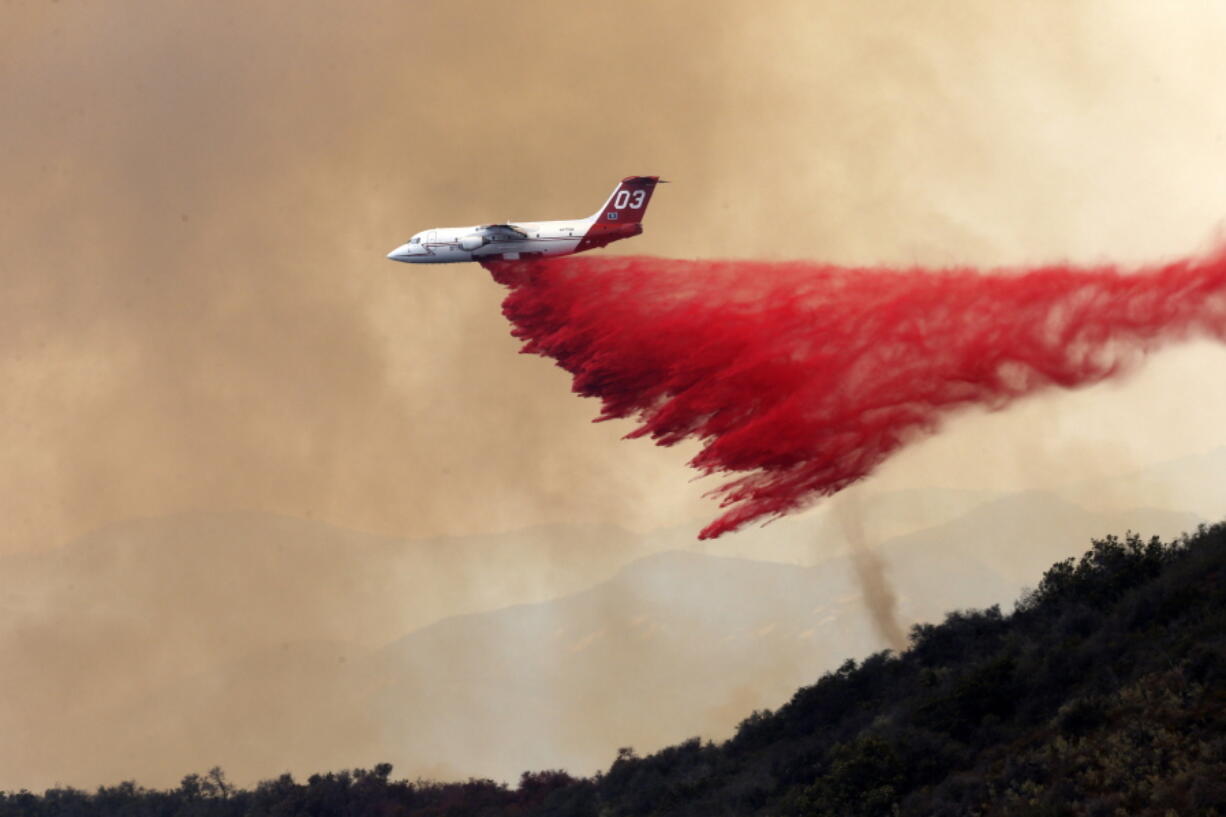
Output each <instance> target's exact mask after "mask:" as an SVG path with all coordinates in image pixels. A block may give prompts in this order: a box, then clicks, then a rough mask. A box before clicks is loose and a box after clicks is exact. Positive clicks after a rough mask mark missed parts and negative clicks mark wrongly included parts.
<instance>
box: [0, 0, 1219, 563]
mask: <svg viewBox="0 0 1226 817" xmlns="http://www.w3.org/2000/svg"><path fill="white" fill-rule="evenodd" d="M0 15H2V19H3V24H2V25H0V102H2V103H3V111H4V127H3V128H0V179H2V180H3V182H2V184H3V188H4V195H3V196H0V245H2V246H3V252H2V253H0V281H2V282H3V298H2V299H0V377H2V378H3V383H4V384H5V385H4V389H3V391H2V392H0V420H2V422H0V450H2V451H3V452H4V454H5V456H4V462H3V466H2V467H0V518H3V519H5V520H6V521H5V524H4V525H3V526H0V552H16V551H21V550H29V549H44V548H49V547H54V546H57V545H61V544H63V543H65V542H66V541H69V540H71V539H72V538H74V537H77V536H80V535H82V534H83V533H85V532H87V531H89V530H92V529H95V528H97V527H98V526H100V525H103V524H107V523H110V522H114V521H118V520H125V519H131V518H134V517H148V516H159V515H164V514H168V513H174V512H179V511H184V510H219V509H235V508H243V509H252V510H259V511H270V512H276V513H280V514H284V515H288V516H295V517H307V518H315V519H321V520H326V521H329V522H332V523H334V524H337V525H341V526H345V527H350V528H357V529H362V530H368V531H372V532H379V533H386V534H391V535H395V536H406V537H416V536H425V535H432V534H439V533H467V532H476V531H497V530H508V529H513V528H521V527H524V526H528V525H534V524H542V523H549V522H557V521H573V522H599V521H604V522H617V523H621V524H625V525H629V526H631V527H634V528H638V529H649V528H653V527H662V526H671V525H677V524H693V526H694V527H695V530H696V529H697V527H698V525H699V523H700V522H701V521H703V520H704V519H705V518H707V517H709V516H710V515H711V514H712V513H713V511H714V508H712V507H711V506H710V505H709V504H708V503H707V502H706V501H704V500H702V499H701V498H700V497H701V494H702V492H703V490H704V489H705V488H706V487H707V486H705V485H704V484H703V483H701V482H699V483H695V482H692V481H691V476H692V475H691V473H690V472H689V471H688V470H686V469H685V468H684V466H683V463H684V461H685V459H686V457H687V454H689V453H692V451H680V450H672V451H669V450H660V449H656V448H653V447H652V446H651V445H650V444H648V443H647V442H644V441H635V442H623V441H620V440H619V437H620V436H621V435H622V434H624V433H625V432H626V431H627V430H628V427H627V426H626V425H617V424H603V425H592V424H590V423H589V422H588V421H589V420H590V419H591V418H592V417H593V416H595V414H596V412H597V406H596V405H595V404H594V403H592V402H590V401H583V400H580V399H578V398H576V397H574V396H573V395H571V394H570V393H569V382H568V378H567V377H566V376H565V375H564V373H562V372H561V371H560V370H557V369H555V368H553V367H552V366H551V365H550V364H549V363H548V362H547V361H544V360H540V359H535V358H528V357H523V356H519V355H517V354H516V350H517V344H516V343H515V342H514V341H513V340H512V339H511V338H510V337H509V335H508V330H507V326H506V324H505V322H504V320H503V318H502V317H501V315H500V313H499V303H500V300H501V297H502V294H503V293H502V291H501V290H500V289H499V287H498V286H496V285H495V284H494V283H493V282H491V281H490V280H489V277H488V275H486V273H485V272H484V271H482V270H481V269H480V268H477V267H475V266H468V265H458V266H445V267H433V268H413V267H406V266H404V265H398V264H393V263H391V262H389V261H386V260H385V259H384V253H386V252H387V251H388V250H389V249H390V248H391V247H393V246H395V245H396V244H398V243H400V242H401V241H403V240H404V238H405V237H406V236H408V235H409V234H411V233H413V232H415V231H417V230H419V229H423V228H426V227H429V226H441V225H448V224H465V223H475V222H481V221H491V220H499V219H503V218H525V219H531V218H566V217H577V216H581V215H585V214H587V213H588V212H590V211H592V210H593V209H595V207H596V206H597V205H598V204H599V203H600V201H601V200H602V199H603V197H604V196H605V195H606V194H607V192H608V190H609V189H610V188H611V186H612V184H613V183H614V181H615V180H616V179H618V178H620V177H621V176H624V175H627V174H632V173H636V174H637V173H650V174H661V175H663V176H665V177H666V178H670V179H672V180H674V181H675V184H672V185H670V186H668V187H665V188H662V189H661V190H660V193H659V195H657V196H656V198H655V200H654V203H653V206H652V211H651V213H650V214H649V215H648V218H647V232H646V234H645V235H644V236H642V237H640V238H637V239H635V240H633V241H631V242H626V243H624V244H621V245H619V246H617V247H615V248H611V249H610V250H608V251H610V252H616V251H623V252H640V253H651V254H660V255H668V256H684V257H698V256H721V255H736V256H755V257H758V256H766V257H779V258H782V257H808V258H821V259H826V260H830V261H834V262H843V263H860V262H888V263H897V264H914V263H921V264H954V263H957V264H962V263H974V264H984V265H1002V264H1018V263H1025V262H1033V261H1041V260H1052V259H1060V258H1069V259H1073V260H1077V261H1087V262H1092V261H1099V260H1106V259H1119V260H1124V261H1136V262H1140V261H1144V260H1149V259H1160V258H1166V257H1169V256H1171V255H1175V254H1179V253H1184V252H1188V251H1195V250H1202V249H1204V248H1205V247H1207V246H1209V244H1210V243H1211V241H1212V237H1213V236H1214V234H1215V231H1216V230H1217V229H1218V228H1219V226H1220V224H1221V219H1222V215H1223V213H1224V212H1226V173H1223V172H1222V171H1221V167H1220V165H1221V164H1222V161H1223V160H1222V157H1223V156H1224V155H1226V97H1223V95H1222V94H1221V93H1220V87H1219V85H1220V77H1222V76H1224V75H1226V52H1223V51H1222V49H1221V47H1220V44H1221V42H1222V41H1223V37H1224V36H1226V10H1224V9H1223V7H1222V6H1221V5H1220V4H1217V3H1213V2H1204V3H1181V4H1178V5H1167V4H1154V3H1149V2H1102V3H1091V2H1081V3H1076V2H1073V3H1070V2H1067V1H1062V2H1042V3H1027V4H1016V3H1006V2H995V3H970V2H965V3H925V4H915V3H906V2H901V1H900V2H870V3H855V4H849V3H814V2H767V3H764V4H754V5H747V4H743V3H731V2H728V3H721V2H702V3H697V2H669V3H659V2H647V1H646V0H629V1H628V2H619V3H616V4H575V3H562V2H532V3H521V4H513V5H508V4H505V3H493V2H476V1H475V0H472V1H470V2H454V0H449V2H445V3H444V2H412V3H405V2H392V1H391V0H384V1H382V2H381V1H380V0H366V1H365V2H356V3H350V2H346V3H340V2H316V3H310V4H292V5H287V4H284V3H272V2H250V1H249V0H245V2H230V1H229V0H225V1H223V2H214V3H207V4H199V3H188V2H166V3H135V2H130V3H124V2H110V3H99V2H90V1H88V0H63V1H62V2H58V3H44V2H16V1H15V0H9V2H5V3H3V5H0ZM1224 365H1226V353H1223V351H1222V350H1221V349H1219V348H1215V347H1209V346H1190V347H1186V348H1183V349H1177V350H1172V351H1170V352H1167V353H1164V354H1162V355H1160V356H1158V357H1157V358H1156V359H1154V360H1153V361H1152V364H1151V365H1150V366H1148V367H1147V368H1146V369H1145V370H1143V371H1142V372H1141V373H1140V374H1139V375H1138V376H1136V377H1135V378H1133V379H1132V380H1131V381H1129V382H1127V383H1125V384H1123V385H1119V384H1112V385H1107V386H1103V387H1099V388H1096V389H1092V390H1089V391H1086V392H1082V393H1078V394H1073V395H1068V394H1064V395H1050V396H1046V397H1043V398H1040V399H1036V400H1033V401H1029V402H1028V403H1026V404H1024V405H1019V406H1017V407H1016V408H1014V409H1012V410H1011V411H1009V412H1006V413H1003V414H999V415H987V416H985V415H972V416H968V417H965V418H961V419H957V420H955V421H953V422H951V423H950V424H949V426H948V428H947V430H946V433H944V434H943V435H940V436H938V437H936V438H933V439H931V440H928V441H925V442H924V443H922V444H920V445H918V446H916V447H915V448H914V449H912V450H909V451H906V452H904V453H903V454H902V455H900V456H899V457H898V458H897V459H896V460H894V461H892V462H891V463H889V464H888V465H887V466H886V468H885V469H883V471H882V472H881V473H880V474H879V476H878V477H877V479H876V481H875V482H874V483H873V484H871V485H870V486H869V487H878V488H882V489H884V488H887V487H906V486H909V485H915V484H932V483H934V482H935V483H938V484H950V485H974V486H984V485H988V486H991V487H1002V488H1009V487H1016V486H1021V485H1043V484H1046V483H1048V482H1049V481H1056V480H1067V479H1070V478H1072V477H1076V476H1077V475H1078V474H1080V473H1081V472H1083V471H1084V472H1086V473H1087V474H1091V475H1092V474H1094V473H1098V472H1105V471H1111V470H1113V469H1118V468H1119V467H1121V466H1126V467H1133V466H1137V465H1141V464H1144V463H1147V462H1153V461H1157V460H1160V459H1164V458H1167V457H1169V456H1178V455H1180V454H1183V453H1190V452H1198V451H1203V450H1206V449H1208V448H1210V447H1212V446H1214V445H1219V444H1222V443H1224V442H1226V424H1223V423H1221V422H1220V406H1222V405H1224V404H1226V378H1223V377H1221V376H1220V373H1221V372H1222V371H1223V367H1224Z"/></svg>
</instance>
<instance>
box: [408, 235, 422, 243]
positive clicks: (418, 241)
mask: <svg viewBox="0 0 1226 817" xmlns="http://www.w3.org/2000/svg"><path fill="white" fill-rule="evenodd" d="M409 243H410V244H420V243H421V236H419V235H415V236H413V240H412V241H410V242H409Z"/></svg>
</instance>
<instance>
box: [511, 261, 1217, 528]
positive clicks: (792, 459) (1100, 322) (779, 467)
mask: <svg viewBox="0 0 1226 817" xmlns="http://www.w3.org/2000/svg"><path fill="white" fill-rule="evenodd" d="M488 266H489V268H490V270H491V272H492V273H493V274H494V277H495V278H496V279H497V280H498V281H499V282H501V283H502V284H504V285H506V286H507V287H509V288H510V290H511V291H510V294H509V295H508V296H507V298H506V301H505V302H504V303H503V312H504V313H505V314H506V316H507V318H509V319H510V321H511V322H512V324H514V329H513V334H514V335H515V337H517V338H521V339H523V340H524V341H525V344H524V348H523V351H524V352H528V353H533V354H539V355H545V356H548V357H551V358H553V359H554V360H556V361H557V363H558V365H559V366H561V367H562V368H563V369H565V370H566V371H568V372H570V373H571V374H572V375H574V390H575V391H576V392H578V393H579V394H582V395H586V396H590V397H598V398H600V400H601V402H602V404H603V409H602V411H601V414H600V416H599V418H598V419H599V420H606V419H611V418H615V417H626V418H633V419H635V420H637V421H638V422H639V426H638V428H637V429H635V430H634V431H633V432H631V433H630V434H629V435H628V436H629V437H642V436H646V435H650V436H651V437H652V438H653V439H654V440H656V442H657V443H659V444H660V445H673V444H674V443H677V442H679V441H681V440H683V439H685V438H687V437H693V438H696V439H698V440H699V441H701V443H702V446H703V447H702V450H701V452H700V453H699V454H698V455H697V456H696V457H695V458H694V459H693V461H692V465H693V466H694V467H695V468H697V469H698V470H699V471H702V472H704V473H707V474H711V473H719V474H732V475H735V477H734V478H733V479H731V480H730V481H728V482H727V483H725V484H724V485H722V486H720V487H719V488H717V489H715V490H714V491H713V492H712V493H713V494H715V495H717V496H719V497H720V499H721V507H723V508H725V509H726V510H725V511H724V513H723V514H722V515H721V516H720V517H719V518H718V519H716V520H715V521H714V522H712V523H711V524H710V525H708V526H707V527H706V528H705V529H704V530H703V531H702V533H701V536H702V537H703V538H709V537H715V536H719V535H720V534H722V533H726V532H728V531H731V530H736V529H737V528H739V527H740V526H742V525H744V524H745V523H747V522H749V521H751V520H756V519H768V518H773V517H778V516H781V515H783V514H785V513H787V512H789V511H792V510H795V509H797V508H800V507H802V506H805V505H807V504H810V503H812V502H813V501H815V500H816V499H817V498H819V497H822V496H828V495H831V494H834V493H836V492H837V491H840V490H842V489H843V488H845V487H847V486H848V485H850V484H851V483H853V482H856V481H857V480H860V479H863V478H864V477H865V476H866V475H867V474H869V473H870V472H872V470H873V469H874V468H876V467H877V466H878V465H880V464H881V462H882V461H884V460H885V459H886V458H887V457H888V456H890V454H891V453H893V452H894V451H897V450H898V449H899V448H900V447H902V446H903V445H906V444H907V443H908V442H910V441H912V440H915V439H917V438H919V437H921V436H923V435H925V434H930V433H932V432H934V431H936V430H937V429H938V427H939V426H940V423H941V420H942V419H943V418H944V417H946V416H947V415H949V414H950V413H951V412H953V411H955V410H957V409H959V408H963V407H967V406H984V407H986V408H988V409H992V410H996V409H1001V408H1004V407H1005V406H1007V405H1009V404H1010V403H1011V402H1012V401H1013V400H1015V399H1016V398H1018V397H1021V396H1023V395H1027V394H1030V393H1031V392H1035V391H1038V390H1040V389H1044V388H1049V387H1052V386H1061V387H1064V388H1075V387H1077V386H1084V385H1087V384H1090V383H1095V382H1098V381H1100V380H1103V379H1104V378H1108V377H1112V376H1115V375H1118V374H1120V373H1121V372H1125V371H1128V370H1129V369H1130V368H1132V367H1133V366H1134V365H1135V364H1137V363H1138V362H1139V361H1140V359H1141V358H1142V357H1143V356H1144V355H1145V354H1146V353H1147V352H1149V351H1151V350H1152V349H1154V348H1155V347H1157V346H1158V345H1160V344H1163V343H1169V342H1172V341H1178V340H1182V339H1185V338H1189V337H1194V336H1205V337H1214V338H1218V339H1224V338H1226V251H1222V252H1219V253H1217V254H1215V255H1213V256H1211V257H1208V258H1205V259H1199V260H1198V259H1188V260H1181V261H1178V262H1175V263H1171V264H1167V265H1166V266H1162V267H1153V268H1148V269H1142V270H1137V271H1133V272H1121V271H1120V270H1117V269H1115V268H1113V267H1099V268H1093V269H1089V268H1076V267H1070V266H1063V265H1059V266H1048V267H1039V268H1034V269H1024V270H1002V271H996V272H994V273H992V274H984V273H981V272H977V271H975V270H971V269H947V270H931V269H880V268H865V269H851V268H842V267H833V266H827V265H822V264H815V263H806V262H787V263H776V262H759V261H679V260H670V259H661V258H646V257H624V256H623V257H614V256H572V257H567V258H561V259H553V260H544V261H521V262H495V263H491V264H489V265H488Z"/></svg>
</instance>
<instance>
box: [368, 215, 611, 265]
mask: <svg viewBox="0 0 1226 817" xmlns="http://www.w3.org/2000/svg"><path fill="white" fill-rule="evenodd" d="M593 221H595V219H593V218H579V219H571V220H569V221H516V222H508V224H507V226H508V227H513V228H514V229H515V230H518V231H519V232H520V233H522V234H523V237H522V238H520V237H516V236H512V235H510V234H506V235H498V234H497V232H495V233H494V234H487V235H483V234H482V233H481V232H480V231H481V230H483V229H485V228H484V227H483V226H482V225H476V226H473V227H438V228H436V229H433V230H423V231H422V232H420V233H418V234H417V235H415V236H413V237H412V238H410V239H409V240H408V241H407V242H405V243H404V244H401V245H400V246H399V247H397V248H396V249H394V250H392V251H391V252H390V253H388V257H389V258H394V259H395V260H396V261H406V262H408V263H411V264H451V263H456V262H459V261H480V260H482V259H485V258H489V259H493V258H505V259H507V260H515V259H517V258H519V257H521V256H524V255H530V256H543V255H568V254H570V253H573V252H574V251H575V249H576V247H578V246H579V242H580V241H581V240H582V239H583V236H584V234H586V233H587V231H588V228H589V227H591V226H592V222H593ZM477 241H480V242H481V244H480V245H479V246H476V247H473V248H472V249H469V246H470V245H472V244H475V243H476V242H477Z"/></svg>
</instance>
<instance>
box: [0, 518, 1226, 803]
mask: <svg viewBox="0 0 1226 817" xmlns="http://www.w3.org/2000/svg"><path fill="white" fill-rule="evenodd" d="M767 603H768V604H769V602H767ZM401 646H403V645H401ZM395 652H396V650H392V651H390V652H389V656H388V658H389V660H394V659H395ZM470 669H475V668H470ZM491 683H492V684H493V685H496V681H494V680H493V679H491ZM617 694H621V695H624V696H626V697H628V698H629V699H630V700H631V701H633V702H635V703H637V704H638V705H639V706H652V705H653V701H652V698H651V690H650V689H646V688H642V687H638V686H636V685H635V684H633V683H632V682H631V683H627V684H625V685H624V686H623V687H622V688H621V689H620V691H619V692H618V693H617ZM610 695H611V704H612V696H613V695H614V693H610ZM1223 735H1226V525H1218V526H1215V527H1213V528H1209V529H1202V530H1201V531H1200V532H1199V533H1197V534H1196V535H1194V536H1191V537H1185V538H1183V539H1181V540H1179V541H1176V542H1174V543H1172V544H1169V545H1163V544H1162V543H1161V542H1160V541H1158V540H1157V539H1153V540H1149V541H1146V540H1142V539H1141V538H1139V537H1135V536H1131V537H1128V538H1126V539H1124V540H1120V539H1117V538H1115V537H1108V538H1106V539H1103V540H1098V541H1095V542H1094V545H1093V547H1092V549H1091V550H1090V551H1088V552H1087V553H1086V555H1085V556H1084V557H1083V558H1081V559H1080V560H1079V561H1074V560H1072V559H1068V560H1065V561H1061V562H1058V563H1057V564H1055V565H1054V566H1052V567H1051V568H1050V569H1049V570H1048V571H1047V572H1046V573H1045V574H1044V576H1043V578H1042V580H1041V581H1040V582H1039V583H1038V586H1037V589H1036V590H1035V591H1033V592H1032V593H1030V594H1028V595H1027V596H1026V597H1025V598H1023V599H1022V601H1021V602H1020V604H1019V605H1018V609H1017V610H1016V611H1015V612H1014V613H1012V614H1010V615H1004V614H1002V613H1001V612H1000V610H999V609H998V608H995V607H992V608H989V609H987V610H982V611H964V612H956V613H951V614H950V615H949V616H947V618H946V620H945V621H944V623H942V624H939V625H920V626H917V627H916V628H914V629H913V631H912V644H911V647H910V649H908V650H907V651H906V652H905V653H903V654H902V655H900V656H895V655H892V654H890V653H878V654H875V655H873V656H870V657H869V658H867V659H865V660H864V661H863V662H862V663H857V662H855V661H848V662H846V663H845V664H844V665H843V666H842V667H840V668H839V669H838V670H835V671H832V672H829V673H827V674H826V675H824V676H822V678H821V679H820V680H819V681H818V682H817V683H815V684H813V685H812V686H808V687H804V688H802V689H800V690H799V691H798V692H796V693H795V694H794V695H793V696H792V698H791V700H790V701H789V702H788V703H786V704H785V705H783V706H782V707H780V708H779V709H778V710H777V711H775V712H769V711H765V710H759V711H756V712H754V713H753V714H752V715H750V716H749V717H748V718H746V719H745V720H744V721H743V722H742V723H741V725H740V727H739V728H738V730H737V732H736V735H735V736H734V737H733V738H731V739H730V740H728V741H726V742H723V743H721V744H713V743H710V742H707V743H703V742H701V741H699V740H692V741H687V742H685V743H681V744H678V745H675V746H672V747H670V748H667V749H664V750H662V751H659V752H656V753H654V754H651V755H649V756H646V757H638V756H637V755H636V754H635V753H634V751H633V750H632V749H629V748H627V749H623V750H622V751H621V752H620V753H619V754H618V756H617V758H616V759H615V760H614V762H613V764H612V765H611V766H610V767H609V769H608V771H607V772H605V773H603V774H598V775H596V776H595V777H593V778H587V779H576V778H573V777H571V776H569V775H567V774H565V773H563V772H540V773H532V774H525V775H524V776H523V778H522V779H521V782H520V785H519V787H518V788H516V789H509V788H507V787H506V786H503V785H501V784H497V783H494V782H491V781H481V780H470V781H469V782H467V783H453V784H431V783H421V782H418V783H412V784H410V783H407V782H393V781H392V780H391V778H390V774H391V767H390V766H389V765H380V766H377V767H374V768H373V769H368V770H355V771H354V772H342V773H336V774H328V775H316V776H313V777H312V778H310V779H309V780H308V781H306V782H305V783H298V782H296V781H294V780H293V779H292V778H290V777H289V776H283V777H282V778H280V779H277V780H271V781H268V782H266V783H263V784H260V786H258V787H257V788H256V789H254V790H252V791H245V790H236V789H233V788H232V787H230V786H229V785H228V784H227V783H226V782H225V778H224V775H222V774H221V773H220V771H216V770H215V771H214V772H213V773H211V774H210V775H206V776H204V777H196V776H192V777H189V778H187V779H185V780H184V782H183V784H182V785H181V786H180V787H179V788H178V789H175V790H170V791H164V792H158V791H146V790H142V789H140V788H139V787H136V786H134V785H131V784H125V785H123V786H118V787H111V788H106V789H102V790H99V791H98V792H97V793H96V794H92V795H87V794H84V793H82V792H79V791H74V790H70V789H56V790H52V791H48V792H47V793H46V794H45V795H43V796H35V795H31V794H23V793H18V794H11V795H7V796H4V797H3V798H0V817H8V815H27V814H31V815H32V814H38V815H48V817H51V815H56V817H58V816H59V815H69V814H71V815H110V814H137V813H140V814H158V815H176V816H177V815H189V814H190V815H217V816H218V817H221V816H222V815H226V817H229V815H236V816H237V815H273V814H316V815H321V817H323V816H324V815H342V814H375V813H377V814H381V815H386V816H387V817H412V816H413V815H422V816H423V817H424V816H425V815H431V816H432V817H439V816H441V815H455V817H460V815H487V816H488V817H499V816H500V815H507V816H508V817H509V815H537V816H539V817H563V816H564V815H565V816H566V817H571V816H572V815H573V816H574V817H587V816H588V815H590V816H591V817H597V815H599V817H620V816H622V815H624V816H625V817H630V816H631V815H634V816H635V817H639V816H640V815H660V816H661V817H663V816H664V815H693V816H694V817H697V816H698V815H713V814H718V815H741V814H744V815H763V816H764V815H782V816H785V817H786V816H787V815H796V817H800V815H832V816H833V815H839V816H840V817H843V816H849V817H860V816H863V817H875V816H876V815H882V816H883V817H884V815H894V814H897V815H903V816H904V817H905V816H907V815H963V814H966V815H971V814H975V815H1019V817H1020V815H1040V814H1041V815H1065V814H1068V815H1073V814H1078V815H1080V814H1087V815H1099V814H1102V815H1111V814H1127V815H1155V817H1157V816H1158V815H1163V816H1165V815H1167V814H1172V813H1173V814H1179V815H1183V814H1195V815H1214V814H1219V815H1220V814H1226V782H1224V781H1226V738H1223ZM537 736H538V733H537V732H536V731H534V730H533V729H531V727H530V725H529V726H528V727H527V728H526V729H525V732H524V736H523V740H524V742H525V745H528V744H530V743H531V742H532V741H533V740H535V739H536V738H537ZM476 737H477V736H469V739H476Z"/></svg>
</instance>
